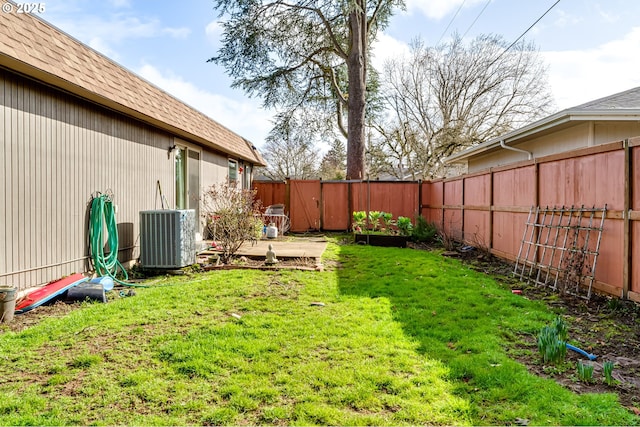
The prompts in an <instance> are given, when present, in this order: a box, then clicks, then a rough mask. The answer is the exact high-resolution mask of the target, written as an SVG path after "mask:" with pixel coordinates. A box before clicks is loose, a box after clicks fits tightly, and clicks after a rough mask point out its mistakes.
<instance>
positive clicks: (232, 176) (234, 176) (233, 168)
mask: <svg viewBox="0 0 640 427" xmlns="http://www.w3.org/2000/svg"><path fill="white" fill-rule="evenodd" d="M237 181H238V162H237V161H235V160H232V159H229V183H232V182H237Z"/></svg>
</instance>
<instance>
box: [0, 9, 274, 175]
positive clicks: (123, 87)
mask: <svg viewBox="0 0 640 427" xmlns="http://www.w3.org/2000/svg"><path fill="white" fill-rule="evenodd" d="M0 66H3V67H5V68H8V69H10V70H14V71H17V72H19V73H21V74H24V75H26V76H28V77H31V78H34V79H37V80H41V81H43V82H45V83H47V84H50V85H52V86H55V87H57V88H60V89H63V90H66V91H68V92H70V93H73V94H75V95H77V96H80V97H82V98H85V99H88V100H90V101H93V102H95V103H97V104H99V105H102V106H104V107H107V108H110V109H113V110H115V111H118V112H120V113H124V114H126V115H128V116H132V117H135V118H137V119H139V120H141V121H144V122H146V123H149V124H151V125H153V126H155V127H158V128H160V129H164V130H166V131H169V132H171V133H172V134H174V135H176V136H179V137H182V138H185V139H189V140H192V141H194V142H197V143H199V144H202V145H204V146H208V147H211V148H214V149H216V150H219V151H221V152H224V153H227V154H231V155H233V156H237V157H239V158H241V159H243V160H248V161H250V162H252V163H255V164H258V165H264V164H265V162H264V159H263V158H262V156H261V155H260V153H258V151H257V150H256V149H255V147H254V146H253V144H252V143H251V142H249V141H247V140H245V139H244V138H242V137H241V136H239V135H238V134H236V133H234V132H232V131H231V130H229V129H227V128H226V127H224V126H222V125H221V124H219V123H218V122H216V121H214V120H212V119H211V118H209V117H207V116H206V115H204V114H202V113H201V112H199V111H197V110H195V109H193V108H191V107H189V106H188V105H186V104H185V103H183V102H181V101H179V100H178V99H176V98H174V97H173V96H171V95H169V94H168V93H167V92H164V91H163V90H161V89H159V88H157V87H156V86H154V85H152V84H151V83H149V82H147V81H146V80H144V79H142V78H141V77H139V76H137V75H136V74H134V73H132V72H130V71H128V70H127V69H125V68H124V67H122V66H120V65H118V64H117V63H115V62H113V61H112V60H110V59H109V58H107V57H105V56H104V55H102V54H100V53H98V52H96V51H95V50H93V49H91V48H89V47H88V46H86V45H84V44H83V43H81V42H79V41H78V40H76V39H74V38H73V37H71V36H69V35H67V34H66V33H64V32H62V31H61V30H59V29H57V28H56V27H54V26H52V25H51V24H49V23H47V22H45V21H43V20H41V19H39V18H37V17H35V16H33V15H31V14H24V13H3V14H2V25H0Z"/></svg>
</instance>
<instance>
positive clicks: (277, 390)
mask: <svg viewBox="0 0 640 427" xmlns="http://www.w3.org/2000/svg"><path fill="white" fill-rule="evenodd" d="M326 257H327V258H329V259H331V260H333V261H338V262H339V263H340V267H339V268H337V269H334V270H333V271H324V272H308V271H305V272H301V271H279V272H264V271H248V270H233V271H216V272H211V273H206V274H198V275H195V276H192V277H190V278H171V279H170V280H167V281H166V282H164V283H163V284H164V285H170V286H159V287H154V288H149V289H137V290H136V292H137V296H135V297H130V298H123V299H119V300H115V301H112V302H110V303H108V304H94V305H87V306H85V307H83V308H82V309H80V310H76V311H74V312H72V313H71V314H69V315H68V316H66V317H64V318H62V319H50V320H47V321H44V322H42V323H40V324H39V325H37V326H34V327H31V328H29V329H27V330H25V331H23V332H20V333H13V332H5V333H2V334H0V359H1V360H2V367H3V371H4V372H3V375H2V376H1V377H0V424H2V425H34V424H37V425H61V424H64V425H80V424H81V425H89V424H102V425H123V424H127V425H131V424H136V425H184V424H192V425H193V424H197V425H213V424H225V425H228V424H235V425H238V424H269V425H311V424H320V425H327V424H331V425H409V424H410V425H417V424H430V425H434V424H446V425H496V424H499V425H505V424H514V423H515V422H516V420H517V419H518V418H520V419H526V420H528V421H529V423H530V424H536V425H578V424H583V425H586V424H589V425H605V424H606V425H612V424H614V425H630V424H635V425H637V424H639V423H640V419H639V418H638V417H635V416H633V415H632V414H630V413H629V412H628V411H627V410H625V409H624V408H623V407H621V406H620V405H619V404H618V403H617V398H616V396H615V395H613V394H607V395H580V396H579V395H576V394H573V393H571V392H569V391H567V390H566V389H564V388H562V387H560V386H558V385H557V384H556V383H555V382H553V381H551V380H545V379H541V378H538V377H535V376H532V375H530V374H529V373H527V371H526V369H525V368H524V367H523V366H522V365H520V364H518V363H516V362H514V361H512V360H511V359H509V357H508V356H507V347H508V346H509V343H510V342H513V341H517V340H521V341H522V340H524V341H528V342H530V345H531V351H532V352H535V351H536V347H535V343H534V338H533V337H534V336H535V335H536V334H537V332H538V331H539V330H540V328H541V327H542V326H543V325H545V324H547V323H549V322H550V321H551V320H552V319H553V318H554V314H553V313H552V312H550V311H549V310H548V309H547V308H545V307H544V306H543V305H542V304H540V303H536V302H532V301H529V300H527V299H525V298H522V297H520V296H517V295H512V294H511V292H510V291H509V290H508V289H503V288H501V287H500V286H499V285H498V284H496V283H495V282H494V281H493V280H492V279H491V278H488V277H487V276H484V275H482V274H479V273H476V272H474V271H473V270H471V269H469V268H467V267H464V266H462V265H461V264H460V263H459V262H458V261H456V260H451V259H446V258H443V257H441V256H440V255H439V254H437V253H430V252H424V251H414V250H408V249H395V248H376V247H367V246H349V245H348V246H337V245H335V244H331V245H329V249H328V251H327V254H326ZM313 302H321V303H323V304H324V306H321V305H313V304H312V303H313ZM232 314H233V315H239V316H241V317H240V318H239V319H238V318H237V316H235V317H234V316H232ZM26 315H28V314H26Z"/></svg>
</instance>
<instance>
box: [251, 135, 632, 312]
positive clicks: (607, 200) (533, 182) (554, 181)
mask: <svg viewBox="0 0 640 427" xmlns="http://www.w3.org/2000/svg"><path fill="white" fill-rule="evenodd" d="M254 188H255V189H256V190H257V191H258V197H259V198H261V199H262V201H263V203H264V204H265V205H270V204H276V203H283V204H285V210H286V211H287V212H288V214H289V216H290V220H291V225H292V226H291V230H292V231H307V230H327V231H329V230H331V231H333V230H335V231H337V230H347V229H348V228H349V226H350V224H351V212H353V211H357V210H379V211H385V212H391V213H393V215H394V217H397V216H399V215H402V216H408V217H415V216H416V215H417V214H418V213H419V214H421V215H423V216H424V217H425V218H427V219H428V220H429V221H431V222H434V223H436V224H437V225H438V226H439V227H440V228H441V229H442V230H443V231H444V232H445V233H449V234H450V235H452V236H454V237H457V238H460V239H463V240H464V241H466V242H468V243H470V244H473V245H481V246H483V247H486V248H488V249H489V250H490V251H491V252H492V253H494V254H495V255H497V256H500V257H502V258H505V259H508V260H515V259H516V257H517V255H518V250H519V249H520V245H521V242H522V237H523V233H524V229H525V223H526V220H527V217H528V213H529V210H530V209H531V207H532V206H541V207H553V206H566V207H570V206H576V207H579V206H582V205H584V206H587V207H592V206H595V207H602V206H604V205H607V214H606V219H605V221H604V230H603V234H602V242H601V245H600V255H599V259H598V266H597V270H596V275H595V282H594V287H595V288H596V289H599V290H601V291H604V292H606V293H608V294H611V295H615V296H619V297H622V298H623V299H631V300H634V301H637V302H640V138H633V139H630V140H625V141H618V142H613V143H609V144H605V145H599V146H596V147H589V148H585V149H581V150H576V151H572V152H569V153H562V154H558V155H552V156H547V157H542V158H538V159H534V160H529V161H525V162H520V163H517V164H512V165H508V166H504V167H496V168H492V169H489V170H485V171H482V172H478V173H474V174H469V175H463V176H459V177H455V178H450V179H442V180H435V181H428V182H427V181H425V182H419V181H418V182H379V181H370V182H369V181H336V182H333V181H295V180H289V181H287V182H284V183H273V182H255V183H254ZM634 259H635V260H638V262H633V260H634Z"/></svg>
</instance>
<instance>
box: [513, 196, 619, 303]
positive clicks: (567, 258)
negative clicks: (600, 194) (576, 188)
mask: <svg viewBox="0 0 640 427" xmlns="http://www.w3.org/2000/svg"><path fill="white" fill-rule="evenodd" d="M606 213H607V206H606V205H605V206H604V207H603V208H599V209H597V208H595V207H593V208H585V207H584V206H582V207H580V208H575V207H573V206H572V207H570V208H566V207H564V206H563V207H559V208H558V207H554V208H549V207H547V208H544V209H541V208H540V207H532V208H531V210H530V211H529V217H528V218H527V222H526V226H525V229H524V234H523V236H522V244H521V245H520V251H519V252H518V256H517V258H516V265H515V269H514V274H515V275H516V276H519V277H520V280H524V279H525V277H526V280H527V283H529V282H530V281H532V282H533V283H535V284H537V285H542V286H548V287H550V288H551V289H553V290H554V291H555V290H559V291H560V292H562V293H564V292H566V293H569V294H573V295H576V296H579V297H582V298H585V299H590V298H591V288H592V285H593V280H594V278H595V271H596V263H597V260H598V251H599V250H600V239H601V237H602V228H603V225H604V220H605V217H606Z"/></svg>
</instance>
